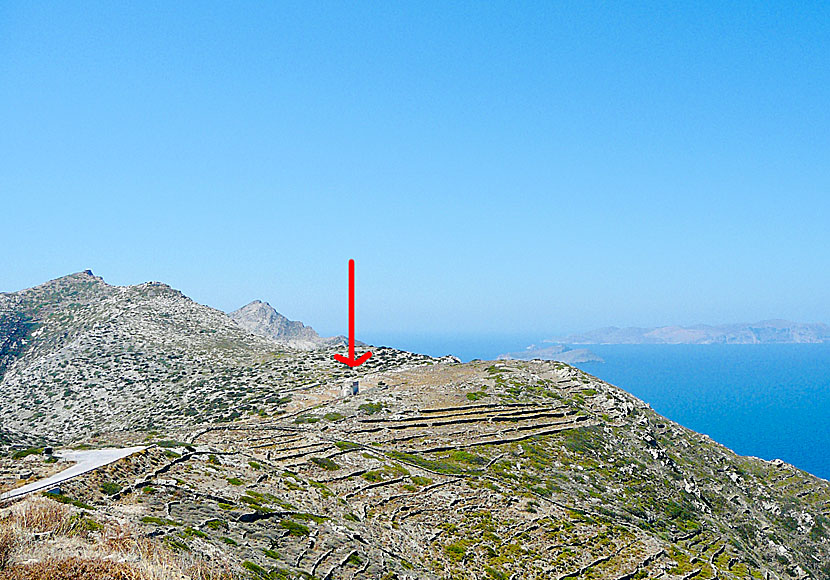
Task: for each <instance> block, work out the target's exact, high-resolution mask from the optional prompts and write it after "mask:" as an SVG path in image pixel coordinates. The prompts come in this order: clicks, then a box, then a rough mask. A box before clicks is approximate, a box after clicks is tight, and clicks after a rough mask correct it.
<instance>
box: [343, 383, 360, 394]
mask: <svg viewBox="0 0 830 580" xmlns="http://www.w3.org/2000/svg"><path fill="white" fill-rule="evenodd" d="M359 391H360V385H359V384H358V381H353V380H348V381H346V382H344V383H343V386H342V387H341V389H340V394H341V395H342V396H344V397H352V396H354V395H356V394H357V393H358V392H359Z"/></svg>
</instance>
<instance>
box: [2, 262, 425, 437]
mask: <svg viewBox="0 0 830 580" xmlns="http://www.w3.org/2000/svg"><path fill="white" fill-rule="evenodd" d="M426 358H428V357H419V356H416V355H410V354H408V353H402V352H400V351H394V350H392V349H378V350H376V352H375V356H373V357H372V360H370V361H369V362H368V363H367V364H366V365H364V366H363V367H361V368H360V369H359V370H358V371H357V373H366V372H372V371H375V370H378V369H382V368H388V367H389V366H391V365H393V364H402V363H405V362H406V361H409V360H410V359H412V360H425V359H426ZM341 367H342V365H338V364H337V363H336V362H334V361H333V360H332V357H331V352H330V351H326V350H319V351H314V352H299V351H294V350H292V349H290V348H288V347H287V346H285V345H280V344H279V343H277V342H275V341H272V340H268V339H265V338H261V337H257V336H254V335H253V334H250V333H249V332H247V331H245V330H244V329H242V328H241V327H240V326H238V325H237V324H236V323H235V322H234V321H233V320H231V319H230V318H229V317H228V316H227V315H226V314H224V313H223V312H220V311H218V310H215V309H213V308H209V307H207V306H203V305H201V304H197V303H196V302H193V301H192V300H190V299H189V298H187V297H186V296H185V295H184V294H182V293H181V292H179V291H178V290H174V289H173V288H171V287H170V286H167V285H166V284H162V283H159V282H148V283H146V284H140V285H137V286H124V287H119V286H111V285H108V284H106V283H105V282H104V281H103V280H102V279H101V278H99V277H96V276H94V275H93V274H92V272H89V271H87V272H81V273H78V274H72V275H70V276H65V277H63V278H59V279H57V280H52V281H50V282H47V283H46V284H43V285H41V286H37V287H35V288H31V289H27V290H22V291H19V292H13V293H4V294H0V379H1V380H0V392H2V393H3V396H4V404H3V406H2V408H0V427H2V428H5V429H7V430H13V431H18V432H21V433H25V434H27V435H28V436H29V437H32V436H34V437H38V438H41V439H43V440H45V441H49V442H67V441H71V440H73V439H76V438H80V437H85V436H89V435H91V434H92V433H95V432H99V431H113V430H149V429H155V428H167V427H172V426H179V425H187V424H201V423H212V422H217V421H228V420H232V419H235V418H237V417H240V416H243V415H247V414H250V413H254V412H270V411H273V410H274V409H276V408H277V404H278V402H279V401H280V400H281V399H282V397H283V396H284V392H286V391H288V390H291V389H295V388H300V387H304V388H311V387H313V386H314V385H319V384H321V383H324V382H326V381H328V380H337V379H339V378H341V377H345V376H347V374H348V373H352V371H348V373H347V371H346V370H344V369H343V368H341Z"/></svg>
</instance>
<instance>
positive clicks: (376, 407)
mask: <svg viewBox="0 0 830 580" xmlns="http://www.w3.org/2000/svg"><path fill="white" fill-rule="evenodd" d="M358 409H360V410H361V411H363V412H364V413H366V414H367V415H374V414H375V413H380V412H381V411H382V410H383V403H363V404H362V405H360V406H359V407H358Z"/></svg>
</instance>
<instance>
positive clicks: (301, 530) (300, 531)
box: [280, 518, 311, 537]
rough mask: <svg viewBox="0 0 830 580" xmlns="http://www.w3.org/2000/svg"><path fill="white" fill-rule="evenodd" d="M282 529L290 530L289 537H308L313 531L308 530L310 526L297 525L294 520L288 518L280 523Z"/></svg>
mask: <svg viewBox="0 0 830 580" xmlns="http://www.w3.org/2000/svg"><path fill="white" fill-rule="evenodd" d="M280 527H281V528H284V529H286V530H288V535H289V536H296V537H302V536H307V535H309V534H310V533H311V530H309V529H308V526H305V525H303V524H300V523H297V522H295V521H294V520H289V519H288V518H286V519H284V520H282V521H281V522H280Z"/></svg>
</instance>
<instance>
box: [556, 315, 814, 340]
mask: <svg viewBox="0 0 830 580" xmlns="http://www.w3.org/2000/svg"><path fill="white" fill-rule="evenodd" d="M545 342H550V343H557V344H815V343H823V342H830V326H828V325H827V324H824V323H820V322H819V323H801V322H792V321H789V320H783V319H771V320H762V321H759V322H753V323H737V324H721V325H708V324H697V325H693V326H659V327H636V326H630V327H624V328H619V327H616V326H609V327H605V328H598V329H596V330H591V331H588V332H584V333H577V334H571V335H568V336H564V337H560V338H554V339H549V340H546V341H545Z"/></svg>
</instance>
